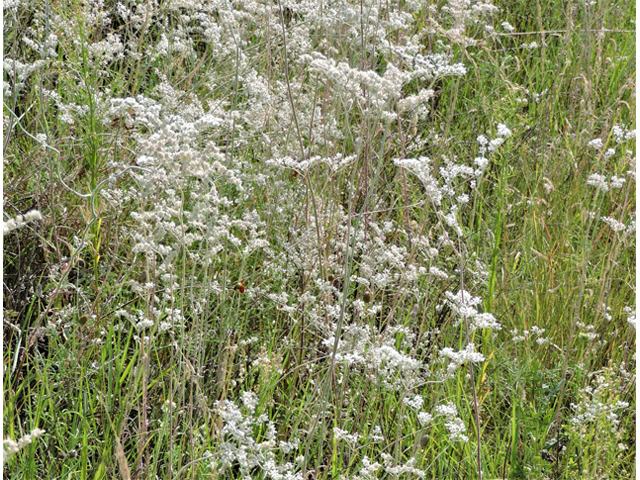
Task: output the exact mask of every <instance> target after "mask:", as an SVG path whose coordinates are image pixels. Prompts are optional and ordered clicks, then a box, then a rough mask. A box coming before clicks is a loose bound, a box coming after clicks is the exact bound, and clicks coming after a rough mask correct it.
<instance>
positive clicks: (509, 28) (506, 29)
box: [500, 22, 516, 33]
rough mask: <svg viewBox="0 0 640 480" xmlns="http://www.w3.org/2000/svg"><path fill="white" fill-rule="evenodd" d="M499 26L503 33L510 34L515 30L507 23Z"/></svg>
mask: <svg viewBox="0 0 640 480" xmlns="http://www.w3.org/2000/svg"><path fill="white" fill-rule="evenodd" d="M500 25H502V28H504V30H505V32H509V33H512V32H514V31H515V30H516V29H515V28H513V25H511V24H510V23H509V22H502V23H501V24H500Z"/></svg>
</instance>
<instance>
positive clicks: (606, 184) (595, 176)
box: [587, 173, 625, 192]
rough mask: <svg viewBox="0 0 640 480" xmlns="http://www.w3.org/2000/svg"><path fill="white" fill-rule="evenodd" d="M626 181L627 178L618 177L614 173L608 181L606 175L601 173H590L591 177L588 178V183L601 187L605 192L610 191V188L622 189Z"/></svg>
mask: <svg viewBox="0 0 640 480" xmlns="http://www.w3.org/2000/svg"><path fill="white" fill-rule="evenodd" d="M624 183H625V179H624V178H622V177H617V176H616V175H612V176H611V179H610V180H608V181H607V177H606V176H605V175H601V174H599V173H592V174H591V175H589V178H587V185H590V186H592V187H596V188H599V189H600V190H602V191H603V192H608V191H609V189H613V190H617V189H620V188H622V187H623V186H624Z"/></svg>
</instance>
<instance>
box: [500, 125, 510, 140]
mask: <svg viewBox="0 0 640 480" xmlns="http://www.w3.org/2000/svg"><path fill="white" fill-rule="evenodd" d="M498 136H499V137H503V138H507V137H510V136H511V130H509V129H508V128H507V126H506V125H505V124H503V123H499V124H498Z"/></svg>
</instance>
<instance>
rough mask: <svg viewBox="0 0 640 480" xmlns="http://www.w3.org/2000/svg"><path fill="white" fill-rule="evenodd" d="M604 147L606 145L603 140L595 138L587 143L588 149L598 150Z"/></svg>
mask: <svg viewBox="0 0 640 480" xmlns="http://www.w3.org/2000/svg"><path fill="white" fill-rule="evenodd" d="M603 146H604V144H603V143H602V140H601V139H599V138H594V139H593V140H591V141H590V142H589V143H587V147H592V148H596V149H598V150H599V149H601V148H602V147H603Z"/></svg>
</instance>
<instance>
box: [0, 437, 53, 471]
mask: <svg viewBox="0 0 640 480" xmlns="http://www.w3.org/2000/svg"><path fill="white" fill-rule="evenodd" d="M45 433H46V432H45V431H44V430H42V429H40V428H34V429H33V430H31V433H28V434H27V435H25V436H23V437H22V438H20V439H18V440H17V441H16V440H12V439H10V438H5V439H4V440H3V442H2V448H3V451H4V455H2V465H4V464H5V463H7V460H8V459H9V457H10V456H11V455H15V454H16V453H18V452H19V451H20V450H22V449H23V448H24V447H26V446H27V445H29V444H30V443H31V442H33V441H34V440H35V439H36V438H38V437H39V436H41V435H44V434H45Z"/></svg>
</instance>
